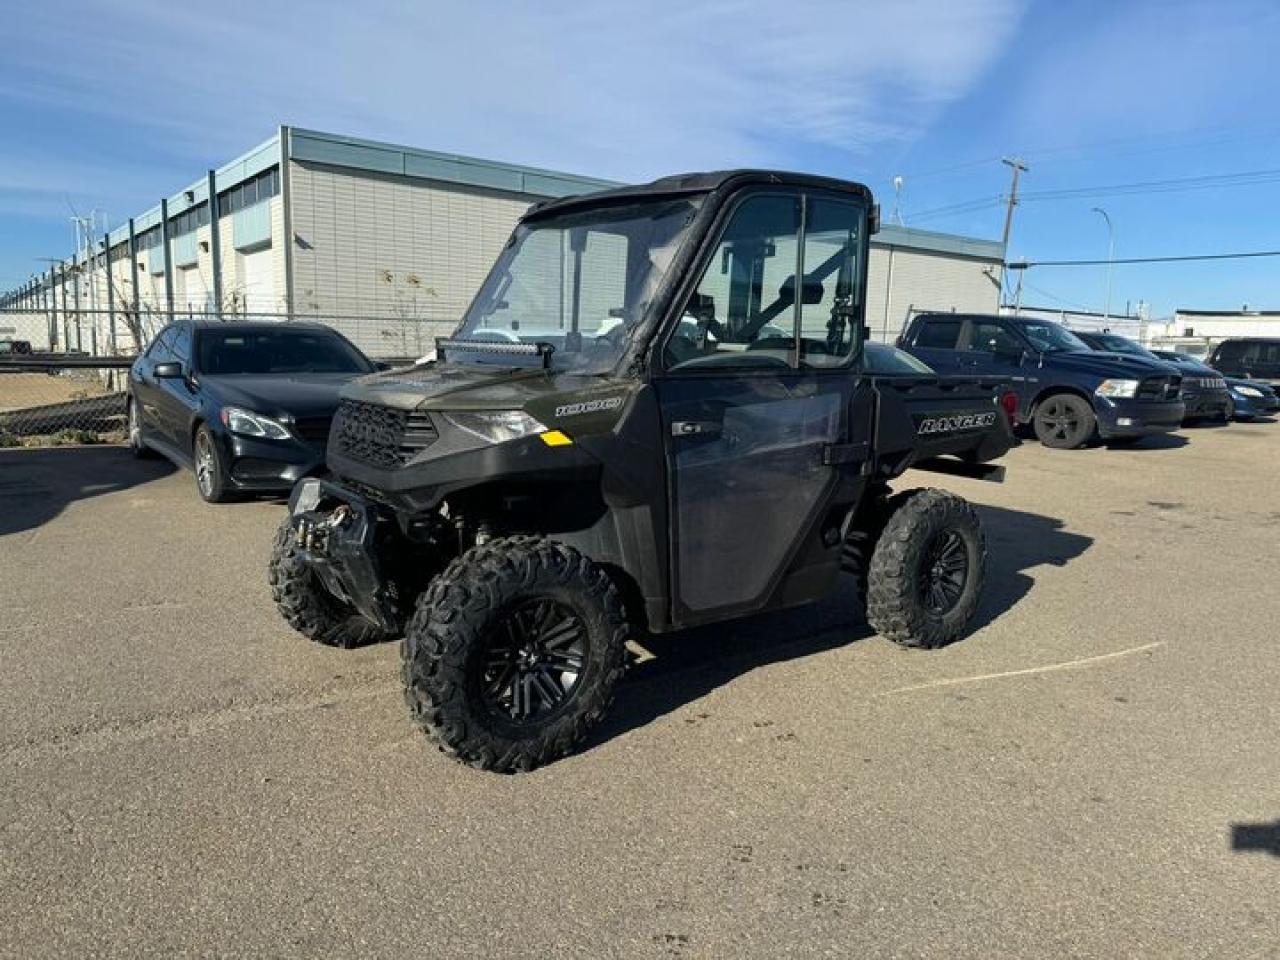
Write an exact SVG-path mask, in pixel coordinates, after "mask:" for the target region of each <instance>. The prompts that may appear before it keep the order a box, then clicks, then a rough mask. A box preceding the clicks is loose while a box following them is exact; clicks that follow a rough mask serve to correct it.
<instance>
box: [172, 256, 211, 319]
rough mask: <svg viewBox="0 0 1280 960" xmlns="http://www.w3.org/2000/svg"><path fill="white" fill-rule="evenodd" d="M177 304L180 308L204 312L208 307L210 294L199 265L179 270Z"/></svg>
mask: <svg viewBox="0 0 1280 960" xmlns="http://www.w3.org/2000/svg"><path fill="white" fill-rule="evenodd" d="M175 292H176V294H177V301H178V302H177V304H175V306H176V307H177V308H178V309H180V310H191V311H193V312H195V313H202V312H204V310H205V309H206V308H207V307H208V301H209V294H208V291H206V290H205V287H204V278H203V277H202V276H201V275H200V268H199V267H187V268H186V269H184V270H179V271H178V283H177V289H176V291H175Z"/></svg>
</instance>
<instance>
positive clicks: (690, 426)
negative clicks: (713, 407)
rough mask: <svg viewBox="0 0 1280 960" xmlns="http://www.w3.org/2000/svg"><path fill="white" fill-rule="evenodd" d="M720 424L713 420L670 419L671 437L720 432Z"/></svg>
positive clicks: (709, 434)
mask: <svg viewBox="0 0 1280 960" xmlns="http://www.w3.org/2000/svg"><path fill="white" fill-rule="evenodd" d="M720 429H721V427H720V424H719V423H717V422H716V421H714V420H672V421H671V435H672V436H673V437H706V436H714V435H716V434H718V433H719V432H720Z"/></svg>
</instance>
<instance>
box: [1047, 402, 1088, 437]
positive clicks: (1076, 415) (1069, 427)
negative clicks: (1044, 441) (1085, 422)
mask: <svg viewBox="0 0 1280 960" xmlns="http://www.w3.org/2000/svg"><path fill="white" fill-rule="evenodd" d="M1040 419H1041V422H1043V423H1044V425H1045V433H1046V435H1047V436H1048V437H1049V439H1051V440H1071V439H1074V438H1075V436H1076V434H1078V433H1079V432H1080V412H1079V411H1078V410H1076V408H1075V404H1071V403H1067V402H1066V401H1064V400H1048V401H1046V402H1045V405H1044V410H1043V411H1042V413H1041V415H1040Z"/></svg>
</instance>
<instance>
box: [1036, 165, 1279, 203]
mask: <svg viewBox="0 0 1280 960" xmlns="http://www.w3.org/2000/svg"><path fill="white" fill-rule="evenodd" d="M1277 180H1280V169H1271V170H1246V171H1242V172H1240V173H1220V174H1210V175H1208V176H1201V177H1179V178H1176V179H1172V180H1140V181H1137V182H1135V183H1113V184H1105V185H1101V186H1095V187H1067V188H1063V189H1059V190H1032V191H1028V192H1027V193H1024V194H1023V199H1024V200H1075V199H1080V198H1085V197H1105V196H1119V195H1124V194H1135V193H1177V192H1181V191H1183V190H1198V189H1204V188H1206V187H1234V186H1251V185H1253V184H1255V183H1273V182H1275V181H1277Z"/></svg>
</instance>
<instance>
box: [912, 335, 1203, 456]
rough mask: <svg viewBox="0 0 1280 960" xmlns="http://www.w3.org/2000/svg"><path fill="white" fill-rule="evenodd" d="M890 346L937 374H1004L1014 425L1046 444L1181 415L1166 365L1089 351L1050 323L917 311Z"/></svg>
mask: <svg viewBox="0 0 1280 960" xmlns="http://www.w3.org/2000/svg"><path fill="white" fill-rule="evenodd" d="M898 346H900V347H902V348H903V349H904V350H906V351H907V352H908V353H910V354H912V355H913V356H915V357H917V358H919V359H920V360H923V361H924V362H925V363H927V364H929V366H931V367H933V368H934V369H935V370H937V371H938V372H939V373H942V374H946V373H968V374H974V373H981V374H987V375H991V376H1000V377H1008V378H1009V379H1010V380H1012V382H1013V388H1014V390H1016V391H1017V394H1018V408H1017V415H1016V420H1017V423H1019V424H1030V425H1031V426H1032V427H1033V428H1034V430H1035V434H1036V437H1038V438H1039V440H1040V442H1041V443H1043V444H1044V445H1045V446H1048V447H1057V448H1060V449H1074V448H1076V447H1081V446H1083V445H1084V444H1086V443H1088V442H1089V441H1090V440H1091V439H1093V438H1094V437H1098V438H1100V439H1102V440H1104V441H1107V442H1111V443H1124V442H1129V441H1133V440H1137V439H1140V438H1141V437H1145V436H1148V435H1150V434H1156V433H1168V432H1169V431H1171V430H1176V429H1178V427H1179V426H1180V425H1181V424H1182V418H1183V416H1184V414H1185V413H1186V406H1185V404H1183V402H1182V400H1181V398H1180V395H1179V394H1180V391H1181V389H1182V377H1181V375H1180V374H1179V373H1178V372H1177V371H1176V370H1175V369H1173V368H1172V367H1170V366H1169V365H1168V364H1165V363H1162V362H1160V361H1158V360H1150V359H1147V358H1145V357H1136V356H1131V355H1127V354H1117V353H1097V352H1095V351H1093V350H1091V349H1090V348H1089V345H1088V344H1086V343H1085V342H1084V341H1083V340H1081V339H1080V338H1079V337H1077V336H1076V335H1075V334H1073V333H1072V332H1071V331H1070V330H1068V329H1067V328H1066V327H1064V326H1063V325H1062V324H1060V323H1055V322H1054V321H1052V320H1041V319H1038V318H1032V317H1003V316H993V315H984V314H955V313H924V314H920V315H919V316H917V317H915V318H914V319H913V320H912V321H911V323H910V324H909V325H908V327H907V329H906V331H905V332H904V333H903V334H902V336H901V337H900V338H899V339H898Z"/></svg>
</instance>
